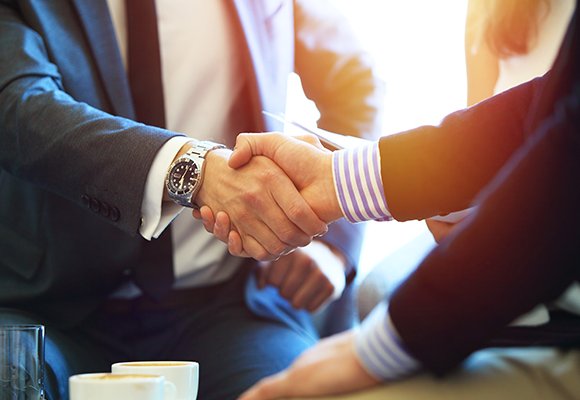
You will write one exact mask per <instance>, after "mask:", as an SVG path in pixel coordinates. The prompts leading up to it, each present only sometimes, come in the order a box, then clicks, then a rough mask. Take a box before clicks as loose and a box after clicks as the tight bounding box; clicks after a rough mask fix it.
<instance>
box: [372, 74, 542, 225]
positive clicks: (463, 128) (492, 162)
mask: <svg viewBox="0 0 580 400" xmlns="http://www.w3.org/2000/svg"><path fill="white" fill-rule="evenodd" d="M541 86H543V80H542V79H538V80H535V81H532V82H531V83H529V84H523V85H520V86H517V87H515V88H513V89H511V90H509V91H507V92H504V93H502V94H500V95H497V96H495V97H494V98H493V99H490V100H486V101H484V102H482V103H479V104H477V105H475V106H473V107H471V108H468V109H465V110H461V111H458V112H455V113H453V114H450V115H449V116H448V117H446V118H445V119H444V120H443V121H442V123H441V124H440V125H439V126H424V127H420V128H418V129H414V130H411V131H407V132H403V133H400V134H397V135H392V136H386V137H383V138H382V139H381V140H380V143H379V147H380V152H381V171H382V172H381V174H382V179H383V186H384V189H385V196H386V199H387V204H388V205H389V211H390V212H391V214H392V215H393V217H394V218H395V219H397V220H399V221H405V220H409V219H423V218H427V217H431V216H433V215H444V214H446V213H449V212H453V211H458V210H463V209H465V208H467V207H468V206H470V205H471V203H472V202H473V200H474V198H475V196H476V195H477V193H479V191H480V190H481V189H482V188H483V187H484V186H485V185H487V184H488V183H489V182H490V181H491V179H492V178H493V177H494V176H495V174H496V173H497V172H498V170H499V169H500V168H501V167H502V166H503V165H504V164H505V163H506V161H507V160H508V159H509V157H510V156H511V155H512V154H513V153H514V151H515V150H516V149H517V148H518V147H519V146H520V145H521V144H522V143H523V141H524V139H525V138H524V135H523V133H522V125H523V123H524V122H523V121H524V119H525V117H526V113H527V110H528V107H529V106H530V103H531V101H532V98H533V94H534V93H535V91H536V90H539V89H540V87H541Z"/></svg>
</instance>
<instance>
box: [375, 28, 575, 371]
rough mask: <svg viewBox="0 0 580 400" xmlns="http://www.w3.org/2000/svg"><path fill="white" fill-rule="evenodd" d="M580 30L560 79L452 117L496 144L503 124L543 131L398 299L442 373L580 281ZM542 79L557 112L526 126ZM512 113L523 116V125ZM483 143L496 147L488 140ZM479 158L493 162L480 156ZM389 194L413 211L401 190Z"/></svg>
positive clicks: (401, 325) (413, 340)
mask: <svg viewBox="0 0 580 400" xmlns="http://www.w3.org/2000/svg"><path fill="white" fill-rule="evenodd" d="M572 26H573V27H574V25H572ZM573 32H574V29H571V30H569V33H568V37H567V42H566V43H567V49H568V51H569V52H568V55H567V56H566V52H561V53H560V56H559V57H558V60H557V62H556V65H555V67H554V69H553V72H554V73H553V74H551V75H549V76H545V77H544V78H542V79H540V80H538V81H536V83H530V84H527V85H525V86H523V87H520V88H518V89H516V90H515V91H514V92H511V93H508V94H507V95H506V96H501V97H498V98H492V99H490V100H489V102H487V103H486V104H482V105H480V106H476V107H475V108H474V109H473V110H471V111H467V112H464V113H460V114H457V115H455V116H453V117H452V119H451V121H454V120H457V121H456V123H457V126H460V125H461V119H463V122H464V125H465V126H470V124H471V126H473V124H474V123H475V122H474V121H476V120H477V121H478V122H477V123H478V124H480V123H483V126H485V130H486V131H488V132H489V135H491V137H493V138H495V139H496V140H500V139H501V136H502V135H505V134H506V133H507V132H506V131H505V129H504V128H502V124H508V125H509V126H510V127H511V129H510V131H514V132H523V131H524V130H525V127H526V126H535V127H536V128H535V129H533V131H532V132H531V133H530V135H529V137H527V138H526V140H525V143H523V144H522V145H521V146H520V147H519V148H518V149H517V150H516V151H514V154H513V155H512V156H511V158H510V159H509V161H508V162H507V163H506V164H505V165H504V166H503V167H502V168H501V170H500V171H499V173H497V174H496V176H495V178H493V180H492V181H491V183H490V184H489V185H488V186H487V187H486V188H485V189H484V191H483V192H482V193H481V194H480V195H479V196H478V198H477V199H476V201H477V204H478V205H479V206H478V210H477V212H476V213H475V214H474V215H472V216H471V217H469V218H468V219H466V220H465V221H463V222H462V223H461V224H460V225H459V226H458V229H457V230H456V231H455V232H454V233H452V234H451V235H450V237H448V238H447V239H446V240H445V241H443V242H442V243H441V245H440V246H438V247H436V248H435V249H434V250H433V251H432V252H431V254H430V255H429V256H428V257H427V258H426V259H425V260H424V261H423V262H422V263H421V265H420V266H419V267H418V269H417V270H416V271H415V272H414V273H413V274H412V275H411V276H410V277H409V278H408V279H407V280H406V281H405V282H404V283H403V284H402V285H401V286H400V287H399V288H398V290H397V291H396V292H395V293H394V295H393V297H392V299H391V302H390V315H391V318H392V320H393V323H394V325H395V326H396V328H397V330H398V332H399V333H400V335H401V337H402V339H403V341H404V342H405V344H406V346H407V348H408V349H409V351H410V352H411V353H412V354H413V355H414V356H415V357H416V358H417V359H419V360H420V361H421V362H422V364H423V365H424V366H425V367H427V368H428V369H430V370H431V371H434V372H435V373H438V374H441V373H445V372H447V371H449V370H450V369H452V368H453V367H455V366H456V365H457V364H458V363H459V362H461V361H462V360H463V359H464V358H465V357H466V356H468V355H469V354H470V353H471V352H473V351H474V350H476V349H478V348H481V347H484V346H486V344H488V343H490V340H491V339H492V338H493V337H494V336H495V335H498V333H499V332H500V331H501V330H502V329H503V328H504V327H505V326H507V324H509V323H510V322H511V321H513V320H514V319H515V318H516V317H517V316H519V315H521V314H523V313H524V312H526V311H528V310H530V309H531V308H532V307H534V306H535V305H537V304H539V303H544V302H547V301H550V300H552V299H554V298H556V297H557V296H558V295H559V294H561V293H562V291H563V290H564V289H565V288H567V287H568V286H569V285H570V283H572V282H573V281H574V280H575V279H578V277H579V276H580V246H579V243H580V208H579V207H578V205H579V204H580V185H579V182H580V162H579V161H578V160H580V80H579V78H578V71H579V70H580V68H579V65H578V48H579V46H578V44H579V41H578V33H577V32H576V33H575V35H571V33H573ZM565 47H566V45H565V46H563V48H565ZM570 51H571V52H570ZM540 82H544V84H543V85H544V87H543V88H542V91H541V92H539V93H538V96H535V97H534V104H537V103H539V104H542V103H543V104H544V106H547V108H545V107H543V106H542V107H532V108H531V109H530V110H531V111H530V113H529V120H526V123H523V122H521V121H519V120H521V118H520V116H519V114H520V113H522V111H523V108H524V106H526V105H527V104H529V94H528V90H533V88H534V86H535V85H537V84H539V83H540ZM553 88H557V90H555V91H554V90H552V89H553ZM550 103H551V104H550ZM504 108H506V109H508V110H509V112H514V111H513V110H515V112H516V113H517V115H514V116H513V120H511V119H510V118H509V117H508V116H507V115H505V112H504V111H502V110H504ZM486 109H487V112H496V113H499V114H500V115H501V114H502V112H503V113H504V114H503V115H501V117H500V118H499V119H498V120H497V121H495V122H489V121H488V120H486V119H483V121H482V122H480V121H481V119H482V118H483V113H484V111H482V110H486ZM546 109H547V110H548V112H545V111H546ZM480 113H481V114H480ZM537 115H542V118H541V123H532V124H529V123H528V122H529V121H530V120H531V121H533V120H535V119H536V118H537V117H536V116H537ZM449 121H450V120H448V121H446V122H445V123H444V124H443V125H442V126H441V127H440V130H441V131H440V133H439V134H440V135H442V136H443V137H449V139H451V138H452V137H453V131H454V129H457V128H455V126H454V125H453V124H452V127H451V133H445V129H446V124H449V123H450V122H449ZM495 129H497V130H498V131H500V132H502V133H501V134H497V133H496V132H495ZM446 134H447V135H450V136H446ZM519 135H521V133H518V134H517V135H516V136H519ZM433 136H434V137H433V140H435V136H436V134H435V133H433ZM512 136H514V134H513V133H512ZM508 140H510V141H511V140H513V144H512V145H510V146H506V147H505V148H504V146H500V147H502V149H501V151H502V154H504V155H502V158H505V157H507V156H509V151H508V150H509V148H511V147H515V146H516V144H517V142H518V141H517V140H515V139H508ZM385 144H386V143H385ZM382 145H383V144H382ZM480 146H484V147H486V146H485V143H483V139H481V143H480ZM382 148H383V147H381V149H382ZM435 148H437V147H435ZM440 151H442V152H443V150H440ZM470 154H472V156H473V157H474V161H475V162H477V163H478V164H483V165H485V166H486V165H487V164H486V163H485V162H482V161H481V160H480V158H481V157H480V156H478V154H477V151H475V150H471V152H470ZM381 156H383V153H381ZM445 161H447V160H445ZM466 161H467V160H465V161H464V162H466ZM484 161H485V160H484ZM500 161H501V160H500V159H498V160H497V161H494V163H491V164H490V166H489V167H487V166H486V169H487V170H488V172H487V173H486V174H493V171H494V165H495V163H500ZM460 166H463V167H464V170H465V171H467V173H468V176H469V177H470V178H471V177H472V176H476V177H477V174H476V173H475V172H473V171H471V170H472V169H473V168H472V167H469V166H468V165H463V164H458V165H456V167H460ZM462 172H464V171H457V172H450V174H451V179H452V180H459V179H461V176H462ZM486 176H487V175H486ZM445 179H447V178H446V177H445V178H440V179H439V181H438V182H441V181H445ZM485 180H486V179H483V178H481V179H480V182H479V184H480V185H481V184H483V183H485V182H484V181H485ZM475 186H477V185H475ZM448 189H449V190H451V189H452V186H450V187H448ZM386 190H387V189H386ZM474 191H476V188H475V187H474V188H473V189H469V190H466V191H465V193H463V194H461V195H460V196H458V198H460V199H461V200H462V201H467V200H469V198H470V197H471V193H472V192H474ZM386 194H387V196H388V197H387V198H388V199H389V200H392V202H393V204H397V206H398V207H400V209H402V208H403V205H400V203H399V202H398V201H395V199H394V198H393V194H392V193H391V194H389V192H388V190H387V191H386ZM389 196H390V197H389ZM453 196H456V194H454V195H453ZM417 203H419V202H417ZM443 203H444V201H442V200H441V201H440V204H443ZM414 207H416V209H414V210H413V209H408V210H407V211H406V214H405V215H408V216H411V215H412V213H413V211H417V210H419V209H422V207H421V206H420V204H419V205H416V206H414ZM440 207H442V206H440ZM429 211H431V210H429ZM578 341H579V342H580V338H578Z"/></svg>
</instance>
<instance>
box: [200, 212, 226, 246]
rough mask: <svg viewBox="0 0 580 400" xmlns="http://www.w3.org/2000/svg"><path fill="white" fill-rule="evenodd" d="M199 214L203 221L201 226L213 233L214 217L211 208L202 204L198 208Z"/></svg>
mask: <svg viewBox="0 0 580 400" xmlns="http://www.w3.org/2000/svg"><path fill="white" fill-rule="evenodd" d="M194 211H195V210H194ZM199 215H200V216H201V220H202V221H203V227H204V228H205V230H206V231H208V232H209V233H213V232H214V229H215V218H214V215H213V211H212V210H211V208H209V207H207V206H202V207H201V208H200V209H199ZM222 241H223V240H222Z"/></svg>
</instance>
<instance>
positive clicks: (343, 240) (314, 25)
mask: <svg viewBox="0 0 580 400" xmlns="http://www.w3.org/2000/svg"><path fill="white" fill-rule="evenodd" d="M294 4H295V67H296V72H297V73H298V75H299V76H300V78H301V80H302V85H303V87H304V92H305V93H306V95H307V96H308V97H309V98H310V99H312V100H313V101H314V102H315V103H316V106H317V107H318V109H319V111H320V115H321V116H320V121H319V126H320V127H321V128H323V129H326V130H329V131H333V132H340V133H342V134H348V135H353V136H359V137H366V138H369V139H371V138H374V137H377V136H378V135H379V134H380V120H381V116H382V115H381V112H382V105H383V97H384V84H383V82H382V81H380V80H379V79H378V77H377V76H376V74H375V72H374V69H373V63H372V60H371V59H370V57H369V55H368V54H367V53H366V52H365V51H363V49H362V47H361V45H360V43H358V42H357V40H356V39H355V35H354V33H353V32H352V30H351V29H350V28H349V23H348V21H347V20H346V19H345V17H344V16H343V15H341V14H340V13H339V12H338V11H337V10H336V9H335V8H334V7H333V6H332V5H331V4H329V3H328V2H325V1H310V0H297V1H295V2H294ZM363 230H364V227H363V226H362V225H358V226H356V225H351V224H349V223H348V222H346V221H343V220H341V221H337V222H335V223H333V224H332V225H331V226H330V229H329V232H328V233H327V234H326V236H325V237H324V238H323V241H326V242H328V243H329V244H331V245H332V246H333V247H335V248H337V249H339V250H341V251H342V253H343V254H344V255H345V256H346V258H347V260H348V262H349V264H350V268H349V273H348V274H347V280H348V281H351V280H352V279H353V278H354V270H353V267H354V266H356V264H357V263H358V259H359V255H360V249H361V245H362V238H363Z"/></svg>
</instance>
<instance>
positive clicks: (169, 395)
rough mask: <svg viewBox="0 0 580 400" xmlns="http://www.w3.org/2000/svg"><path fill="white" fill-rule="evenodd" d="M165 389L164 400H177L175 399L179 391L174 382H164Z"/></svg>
mask: <svg viewBox="0 0 580 400" xmlns="http://www.w3.org/2000/svg"><path fill="white" fill-rule="evenodd" d="M163 388H164V391H163V400H176V399H175V397H176V396H177V389H176V388H175V385H174V384H173V382H169V381H165V382H163Z"/></svg>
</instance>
